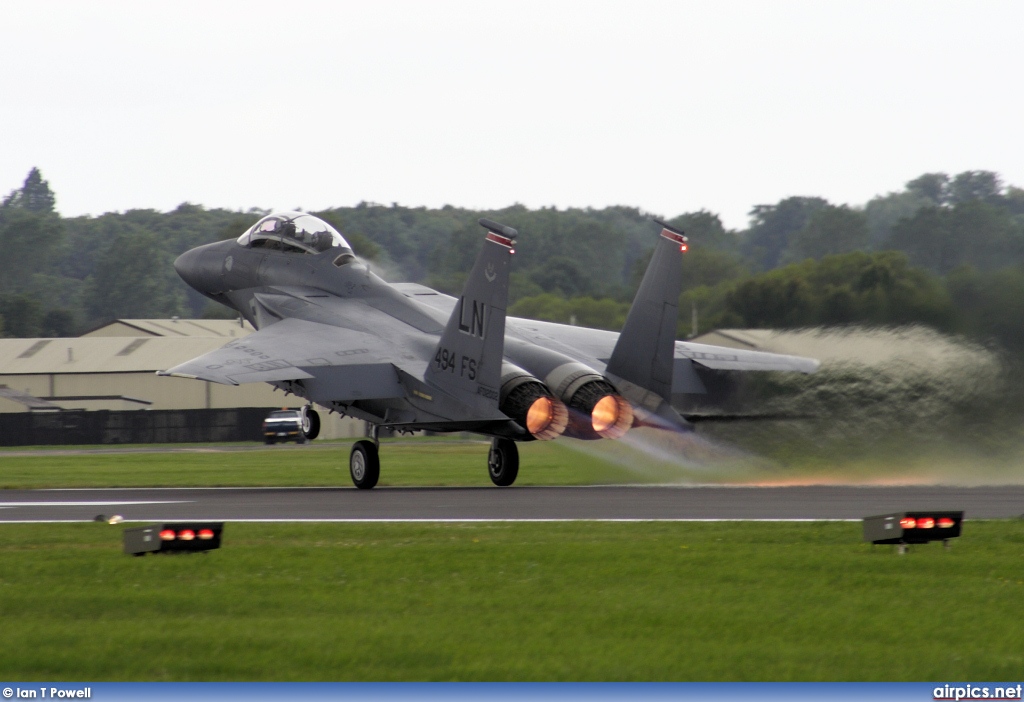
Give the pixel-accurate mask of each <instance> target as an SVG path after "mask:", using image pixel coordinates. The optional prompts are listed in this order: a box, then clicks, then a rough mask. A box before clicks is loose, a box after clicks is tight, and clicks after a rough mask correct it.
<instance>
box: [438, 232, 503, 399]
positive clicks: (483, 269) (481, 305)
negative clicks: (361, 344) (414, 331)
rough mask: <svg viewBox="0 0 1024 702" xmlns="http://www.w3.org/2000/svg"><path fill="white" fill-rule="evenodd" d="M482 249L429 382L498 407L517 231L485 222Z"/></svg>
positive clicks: (464, 397)
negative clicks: (509, 284)
mask: <svg viewBox="0 0 1024 702" xmlns="http://www.w3.org/2000/svg"><path fill="white" fill-rule="evenodd" d="M480 225H481V226H482V227H484V228H485V229H487V236H486V237H485V240H484V244H483V248H482V249H481V250H480V254H479V255H478V256H477V259H476V264H475V265H474V266H473V270H472V271H471V272H470V274H469V278H468V279H467V280H466V286H465V288H464V289H463V291H462V295H461V296H460V297H459V301H458V302H457V303H456V305H455V310H454V311H453V312H452V316H451V318H450V319H449V320H448V325H447V326H446V327H445V330H444V332H443V333H442V334H441V341H440V342H439V343H438V345H437V348H435V349H434V355H433V357H432V359H431V361H430V365H429V366H428V367H427V372H426V375H425V379H426V380H427V382H429V383H431V384H433V385H435V386H437V387H439V388H441V389H442V390H445V391H446V392H449V393H451V394H453V395H461V396H462V397H463V399H469V398H467V397H466V396H467V395H469V396H471V397H472V398H473V399H472V402H473V403H474V404H478V405H479V404H481V403H483V404H485V405H487V406H493V407H495V408H496V407H497V406H498V391H499V389H500V387H501V361H502V357H503V354H504V351H505V308H506V307H507V306H508V276H509V266H510V264H511V259H512V254H514V253H515V249H514V248H513V247H514V246H515V237H516V235H517V232H516V230H515V229H513V228H511V227H505V226H502V225H500V224H498V223H497V222H492V221H491V220H489V219H481V220H480Z"/></svg>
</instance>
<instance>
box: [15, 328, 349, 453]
mask: <svg viewBox="0 0 1024 702" xmlns="http://www.w3.org/2000/svg"><path fill="white" fill-rule="evenodd" d="M251 332H252V327H250V326H249V325H248V324H246V325H245V326H240V325H239V323H238V322H237V321H233V320H202V319H201V320H174V319H172V320H115V321H114V322H111V323H109V324H106V325H104V326H103V327H100V328H97V329H93V330H91V331H90V332H88V333H87V334H86V335H85V336H81V337H76V338H67V339H0V413H18V412H59V411H61V410H85V411H100V410H108V411H132V410H142V411H147V410H216V409H234V408H248V407H258V408H267V409H271V408H281V407H293V408H298V407H301V406H302V404H304V402H303V400H302V399H301V398H296V397H294V396H285V395H284V394H283V393H282V392H280V391H275V390H274V388H272V387H271V386H270V385H267V384H266V383H254V384H246V385H239V386H229V385H220V384H217V383H208V382H206V381H202V380H189V379H186V378H169V377H163V376H158V375H156V372H157V371H159V370H165V369H167V368H171V367H173V366H176V365H178V364H179V363H183V362H185V361H187V360H189V359H191V358H195V357H196V356H200V355H202V354H204V353H207V352H209V351H213V350H215V349H217V348H220V347H221V346H223V345H224V344H225V343H227V342H228V341H230V339H231V338H232V337H235V338H238V337H240V336H245V335H247V334H249V333H251ZM121 333H123V334H125V335H124V336H120V335H117V334H121ZM320 416H321V420H322V428H321V434H320V435H321V437H323V438H345V437H354V436H363V435H364V434H365V424H364V423H363V422H362V421H359V420H355V419H351V418H344V419H343V418H339V417H338V416H337V415H328V413H327V412H325V411H321V412H320Z"/></svg>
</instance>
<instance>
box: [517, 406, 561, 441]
mask: <svg viewBox="0 0 1024 702" xmlns="http://www.w3.org/2000/svg"><path fill="white" fill-rule="evenodd" d="M568 423H569V412H568V411H567V410H566V409H565V405H563V404H562V403H561V402H560V401H558V400H556V399H555V398H553V397H538V398H537V399H536V400H534V401H533V404H532V405H530V409H529V410H527V412H526V430H527V431H529V432H530V434H532V435H533V438H535V439H539V440H541V441H547V440H548V439H554V438H557V437H559V436H561V435H562V432H564V431H565V427H566V426H567V425H568Z"/></svg>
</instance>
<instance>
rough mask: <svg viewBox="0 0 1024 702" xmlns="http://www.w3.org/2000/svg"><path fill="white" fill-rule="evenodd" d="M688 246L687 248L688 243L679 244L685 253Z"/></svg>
mask: <svg viewBox="0 0 1024 702" xmlns="http://www.w3.org/2000/svg"><path fill="white" fill-rule="evenodd" d="M686 248H687V247H686V244H680V245H679V250H680V251H681V252H683V253H686Z"/></svg>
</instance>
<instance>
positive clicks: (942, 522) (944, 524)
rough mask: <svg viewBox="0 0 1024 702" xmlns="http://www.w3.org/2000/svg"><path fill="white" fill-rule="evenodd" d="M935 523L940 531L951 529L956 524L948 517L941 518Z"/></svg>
mask: <svg viewBox="0 0 1024 702" xmlns="http://www.w3.org/2000/svg"><path fill="white" fill-rule="evenodd" d="M936 523H937V524H938V526H939V528H940V529H952V528H953V526H954V525H955V524H956V522H954V521H953V520H952V519H950V518H949V517H942V518H941V519H939V521H938V522H936Z"/></svg>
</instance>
